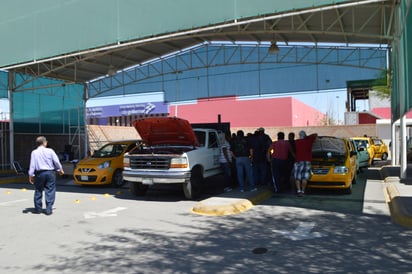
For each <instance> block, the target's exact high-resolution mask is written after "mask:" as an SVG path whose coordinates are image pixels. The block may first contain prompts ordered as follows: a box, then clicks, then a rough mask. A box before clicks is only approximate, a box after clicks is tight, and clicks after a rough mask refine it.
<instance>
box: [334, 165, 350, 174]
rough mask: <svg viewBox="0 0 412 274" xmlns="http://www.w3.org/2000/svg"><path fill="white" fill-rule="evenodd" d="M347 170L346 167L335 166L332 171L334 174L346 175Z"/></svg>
mask: <svg viewBox="0 0 412 274" xmlns="http://www.w3.org/2000/svg"><path fill="white" fill-rule="evenodd" d="M348 171H349V170H348V168H347V167H346V166H335V168H334V169H333V172H334V173H335V174H346V173H348Z"/></svg>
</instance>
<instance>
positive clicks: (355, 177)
mask: <svg viewBox="0 0 412 274" xmlns="http://www.w3.org/2000/svg"><path fill="white" fill-rule="evenodd" d="M357 179H358V172H355V175H353V179H352V183H351V186H352V185H355V184H356V180H357Z"/></svg>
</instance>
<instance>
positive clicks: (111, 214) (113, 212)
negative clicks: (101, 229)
mask: <svg viewBox="0 0 412 274" xmlns="http://www.w3.org/2000/svg"><path fill="white" fill-rule="evenodd" d="M125 209H127V208H126V207H116V208H112V209H109V210H105V211H102V212H94V211H89V212H85V213H84V218H85V219H93V218H97V217H115V216H117V212H119V211H122V210H125Z"/></svg>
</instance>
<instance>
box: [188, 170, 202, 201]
mask: <svg viewBox="0 0 412 274" xmlns="http://www.w3.org/2000/svg"><path fill="white" fill-rule="evenodd" d="M203 184H204V178H203V174H202V170H201V169H200V168H195V169H193V170H192V174H191V176H190V181H189V182H187V183H184V184H183V192H184V194H185V197H186V199H189V200H192V199H196V198H198V197H199V196H200V194H202V191H203Z"/></svg>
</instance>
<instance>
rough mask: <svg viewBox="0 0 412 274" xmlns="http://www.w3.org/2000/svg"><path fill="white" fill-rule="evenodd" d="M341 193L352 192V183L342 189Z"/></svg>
mask: <svg viewBox="0 0 412 274" xmlns="http://www.w3.org/2000/svg"><path fill="white" fill-rule="evenodd" d="M343 193H345V194H352V183H351V184H350V186H349V187H348V188H345V189H344V190H343Z"/></svg>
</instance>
